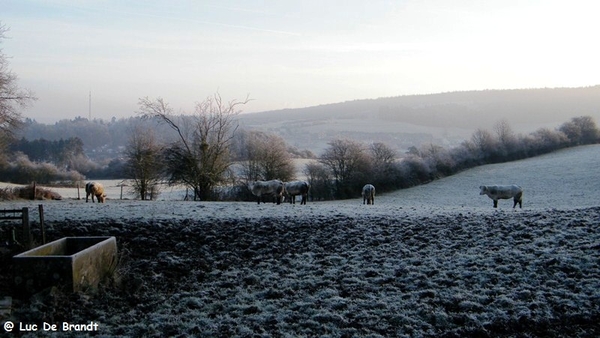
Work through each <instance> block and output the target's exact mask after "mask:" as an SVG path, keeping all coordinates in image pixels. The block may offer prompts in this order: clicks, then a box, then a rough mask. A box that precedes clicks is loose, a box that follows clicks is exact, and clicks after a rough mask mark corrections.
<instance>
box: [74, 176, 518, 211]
mask: <svg viewBox="0 0 600 338" xmlns="http://www.w3.org/2000/svg"><path fill="white" fill-rule="evenodd" d="M248 189H249V190H250V192H252V194H253V195H254V196H256V197H257V201H258V204H260V202H263V203H266V201H265V199H266V198H270V199H271V200H274V202H275V203H277V204H281V202H283V201H284V200H287V201H288V202H289V203H290V204H296V196H301V200H300V205H302V204H306V201H307V200H308V192H309V190H310V184H309V183H308V182H307V181H291V182H282V181H280V180H270V181H252V182H248ZM479 189H480V192H479V194H480V195H487V196H488V197H489V198H491V199H492V200H493V201H494V208H497V207H498V200H499V199H510V198H512V199H513V201H514V204H513V209H514V208H515V207H516V206H517V204H519V208H522V207H523V188H521V187H520V186H518V185H482V186H480V187H479ZM85 193H86V196H85V201H86V202H88V198H89V197H90V196H91V197H92V203H93V202H94V196H95V197H96V199H97V200H98V203H104V201H105V199H106V194H105V193H104V187H103V186H102V184H100V183H97V182H89V183H87V184H86V185H85ZM362 198H363V204H369V205H373V204H375V187H374V186H373V185H372V184H365V186H364V187H363V188H362Z"/></svg>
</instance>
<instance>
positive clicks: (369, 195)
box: [362, 184, 375, 204]
mask: <svg viewBox="0 0 600 338" xmlns="http://www.w3.org/2000/svg"><path fill="white" fill-rule="evenodd" d="M362 198H363V204H365V203H366V204H375V187H374V186H373V185H372V184H366V185H365V186H364V187H363V189H362Z"/></svg>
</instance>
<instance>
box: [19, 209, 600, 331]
mask: <svg viewBox="0 0 600 338" xmlns="http://www.w3.org/2000/svg"><path fill="white" fill-rule="evenodd" d="M599 213H600V208H589V209H580V210H569V211H549V212H546V213H540V212H537V211H534V212H531V211H525V212H519V213H517V212H515V213H513V212H509V213H491V214H481V213H476V212H468V213H464V214H463V213H457V214H448V215H441V214H440V215H431V216H419V217H410V216H409V215H408V214H405V215H402V217H393V216H390V215H385V216H383V217H372V216H364V217H348V216H345V215H341V214H334V215H332V216H331V217H321V218H318V219H308V218H298V219H290V220H287V221H286V222H282V221H281V219H278V218H268V217H266V218H261V219H231V218H228V217H223V218H220V219H204V220H201V221H196V220H180V221H175V222H173V221H168V220H161V221H156V222H149V221H138V222H134V223H132V222H124V221H116V220H112V221H107V222H82V221H76V222H75V221H73V222H68V223H64V224H63V225H61V226H60V229H58V228H59V227H58V226H56V227H53V229H52V231H51V232H50V233H51V234H52V235H53V236H57V235H59V234H60V236H82V235H108V234H111V235H115V236H117V238H118V239H119V244H120V248H121V249H122V250H121V252H122V253H123V255H124V257H123V259H124V262H123V264H122V266H121V269H120V276H119V278H117V281H116V282H115V283H114V284H111V285H108V286H106V287H105V288H103V289H102V290H100V291H99V292H98V293H97V294H96V295H94V296H84V295H73V296H65V295H63V294H61V293H43V294H41V295H39V296H38V297H37V298H36V297H34V300H29V301H24V302H23V303H21V304H20V306H19V307H18V309H16V311H15V314H14V315H15V317H16V318H18V319H20V320H27V321H36V320H38V321H41V320H42V319H44V318H51V319H52V320H54V321H62V320H67V321H76V320H77V321H90V320H94V321H98V322H99V323H101V326H102V333H103V334H106V335H109V336H110V335H131V336H156V337H162V336H169V335H178V334H183V335H186V334H187V335H195V336H254V335H264V336H328V335H329V336H335V337H339V336H357V335H360V336H364V335H366V336H384V337H389V336H421V335H425V336H440V335H445V336H470V335H480V336H498V335H511V334H524V335H526V336H527V335H530V336H544V335H551V336H555V335H567V336H595V335H598V334H600V326H599V324H598V323H599V322H600V321H599V320H600V310H599V308H598V305H597V304H600V291H599V290H600V235H599V231H598V227H599V225H600V224H599V223H600V221H599V220H598V214H599ZM61 297H64V298H65V299H66V301H65V300H63V299H61Z"/></svg>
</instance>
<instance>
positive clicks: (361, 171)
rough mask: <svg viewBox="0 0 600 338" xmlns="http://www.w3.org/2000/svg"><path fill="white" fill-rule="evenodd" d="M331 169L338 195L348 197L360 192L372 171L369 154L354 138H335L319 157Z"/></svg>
mask: <svg viewBox="0 0 600 338" xmlns="http://www.w3.org/2000/svg"><path fill="white" fill-rule="evenodd" d="M319 162H320V163H322V164H323V165H324V166H325V167H327V168H328V169H329V170H331V173H332V175H333V179H334V181H335V188H336V195H337V197H338V198H346V197H351V196H353V195H355V194H356V193H357V192H359V190H360V187H362V185H363V184H364V181H365V180H366V179H367V176H368V173H369V171H370V166H369V164H370V161H369V156H368V155H367V154H366V152H365V149H364V147H363V146H362V145H361V144H360V143H358V142H355V141H352V140H339V139H338V140H333V141H331V142H329V148H327V149H325V152H324V153H323V155H321V157H320V158H319Z"/></svg>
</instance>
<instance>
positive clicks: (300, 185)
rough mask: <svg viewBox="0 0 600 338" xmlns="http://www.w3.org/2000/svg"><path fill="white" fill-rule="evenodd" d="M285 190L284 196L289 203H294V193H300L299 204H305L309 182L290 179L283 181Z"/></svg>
mask: <svg viewBox="0 0 600 338" xmlns="http://www.w3.org/2000/svg"><path fill="white" fill-rule="evenodd" d="M284 187H285V191H284V193H283V194H284V195H285V197H286V198H289V199H290V204H296V195H301V196H302V200H301V201H300V205H302V204H306V200H307V199H308V190H309V189H310V184H308V182H306V181H292V182H285V183H284Z"/></svg>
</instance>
